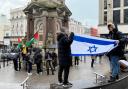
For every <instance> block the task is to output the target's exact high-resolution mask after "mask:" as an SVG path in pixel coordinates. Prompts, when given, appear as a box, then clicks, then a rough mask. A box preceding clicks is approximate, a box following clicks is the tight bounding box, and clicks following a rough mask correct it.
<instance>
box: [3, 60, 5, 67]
mask: <svg viewBox="0 0 128 89" xmlns="http://www.w3.org/2000/svg"><path fill="white" fill-rule="evenodd" d="M3 67H5V59H3Z"/></svg>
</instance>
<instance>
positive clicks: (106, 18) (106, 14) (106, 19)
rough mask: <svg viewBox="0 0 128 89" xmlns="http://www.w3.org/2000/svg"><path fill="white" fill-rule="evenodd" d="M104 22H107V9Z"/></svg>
mask: <svg viewBox="0 0 128 89" xmlns="http://www.w3.org/2000/svg"><path fill="white" fill-rule="evenodd" d="M104 24H107V11H105V12H104Z"/></svg>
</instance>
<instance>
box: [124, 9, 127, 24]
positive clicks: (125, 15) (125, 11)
mask: <svg viewBox="0 0 128 89" xmlns="http://www.w3.org/2000/svg"><path fill="white" fill-rule="evenodd" d="M124 23H128V9H124Z"/></svg>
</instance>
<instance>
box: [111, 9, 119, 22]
mask: <svg viewBox="0 0 128 89" xmlns="http://www.w3.org/2000/svg"><path fill="white" fill-rule="evenodd" d="M113 22H115V23H117V24H119V23H120V10H114V11H113Z"/></svg>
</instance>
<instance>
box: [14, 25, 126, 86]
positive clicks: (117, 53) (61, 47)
mask: <svg viewBox="0 0 128 89" xmlns="http://www.w3.org/2000/svg"><path fill="white" fill-rule="evenodd" d="M66 30H67V29H66V28H61V32H58V33H57V42H58V53H56V52H55V50H52V51H51V50H47V49H46V50H45V51H44V55H43V53H42V49H40V48H38V47H36V46H34V45H32V46H30V47H26V45H25V44H23V45H22V47H21V49H19V53H18V55H17V56H16V57H14V60H13V62H14V69H15V70H16V71H18V70H20V69H21V59H20V58H22V63H23V65H24V67H25V69H26V71H27V72H28V74H29V75H32V67H33V66H32V65H33V64H35V65H36V67H37V74H42V72H43V71H44V70H43V69H44V68H43V66H42V65H43V64H42V59H44V61H45V69H46V71H47V75H49V74H50V70H51V74H52V75H54V72H55V71H56V67H57V66H58V67H59V69H58V82H59V83H58V84H59V85H63V86H68V85H70V86H72V83H70V82H69V80H68V76H69V73H70V67H71V66H72V65H73V63H72V56H71V44H72V42H73V37H74V33H73V32H71V33H70V34H67V33H66V32H65V31H66ZM108 30H109V35H108V38H109V39H113V40H117V41H116V44H118V45H117V46H116V47H115V48H114V49H112V50H111V51H110V52H108V53H107V54H106V55H107V56H108V58H109V60H110V67H111V76H110V80H109V81H108V82H114V81H116V80H117V79H119V73H120V66H119V62H118V61H119V60H120V59H121V58H122V57H124V48H125V43H126V39H125V38H124V37H123V36H122V33H121V32H119V31H118V29H117V27H116V26H115V25H113V24H108ZM57 54H58V55H57ZM102 56H103V55H101V54H100V55H93V56H91V59H92V62H91V67H92V68H93V66H94V62H95V60H96V58H97V57H99V59H100V61H99V62H100V63H101V59H102ZM79 61H80V58H79V57H74V64H75V65H76V66H78V65H79ZM85 61H86V60H85ZM18 63H19V65H18ZM63 72H64V74H63ZM62 75H63V76H62Z"/></svg>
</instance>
